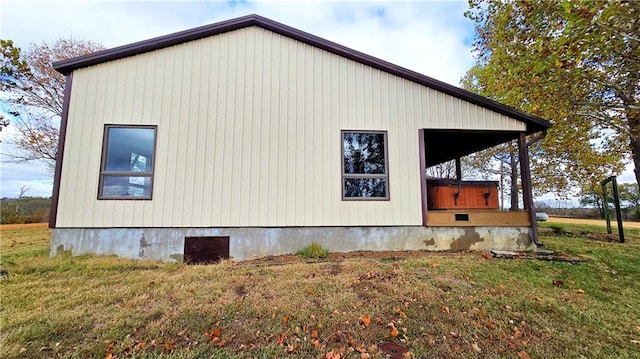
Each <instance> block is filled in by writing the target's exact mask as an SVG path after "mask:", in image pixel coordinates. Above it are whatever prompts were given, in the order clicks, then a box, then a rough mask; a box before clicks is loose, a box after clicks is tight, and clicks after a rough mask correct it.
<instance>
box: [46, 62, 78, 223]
mask: <svg viewBox="0 0 640 359" xmlns="http://www.w3.org/2000/svg"><path fill="white" fill-rule="evenodd" d="M71 82H73V72H72V73H70V74H68V75H67V78H66V81H65V84H64V99H63V101H62V118H61V120H60V134H59V135H58V152H57V153H56V168H55V172H54V175H53V194H52V195H51V208H50V209H49V228H56V219H57V218H58V200H59V199H60V178H61V177H62V159H63V158H64V143H65V140H66V139H67V120H68V118H69V101H70V100H71Z"/></svg>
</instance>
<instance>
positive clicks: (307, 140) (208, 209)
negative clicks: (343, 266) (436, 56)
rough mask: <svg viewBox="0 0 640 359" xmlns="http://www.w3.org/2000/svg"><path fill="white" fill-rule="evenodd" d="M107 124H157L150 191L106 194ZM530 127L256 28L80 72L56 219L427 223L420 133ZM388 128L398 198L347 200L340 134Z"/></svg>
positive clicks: (95, 222) (76, 222) (84, 222)
mask: <svg viewBox="0 0 640 359" xmlns="http://www.w3.org/2000/svg"><path fill="white" fill-rule="evenodd" d="M104 124H143V125H158V130H157V149H156V157H155V161H156V164H155V176H154V188H153V200H150V201H144V200H135V201H132V200H97V199H96V198H97V191H98V189H97V186H98V174H99V170H100V158H101V146H102V136H103V128H104ZM420 128H450V129H476V130H480V129H482V130H513V131H523V130H524V129H525V127H524V124H523V123H521V122H519V121H516V120H514V119H511V118H509V117H506V116H503V115H500V114H497V113H495V112H492V111H489V110H487V109H484V108H481V107H478V106H475V105H473V104H470V103H467V102H465V101H462V100H459V99H457V98H454V97H451V96H448V95H445V94H443V93H440V92H438V91H435V90H432V89H429V88H427V87H424V86H421V85H418V84H416V83H413V82H410V81H407V80H404V79H401V78H398V77H396V76H394V75H391V74H388V73H385V72H381V71H379V70H376V69H373V68H371V67H368V66H365V65H362V64H360V63H357V62H354V61H351V60H348V59H345V58H342V57H339V56H337V55H334V54H331V53H329V52H326V51H323V50H320V49H318V48H314V47H312V46H309V45H306V44H303V43H300V42H298V41H295V40H292V39H289V38H286V37H283V36H280V35H277V34H274V33H272V32H270V31H267V30H264V29H261V28H257V27H251V28H245V29H241V30H236V31H232V32H228V33H225V34H221V35H217V36H213V37H210V38H207V39H202V40H198V41H193V42H189V43H185V44H181V45H177V46H173V47H170V48H165V49H161V50H157V51H153V52H149V53H145V54H142V55H137V56H134V57H129V58H125V59H121V60H116V61H113V62H108V63H104V64H100V65H96V66H92V67H88V68H83V69H80V70H76V71H75V72H74V75H73V86H72V95H71V102H70V108H69V121H68V127H67V140H66V144H65V158H64V165H63V169H62V181H61V187H60V201H59V210H58V219H57V226H58V227H220V226H334V225H335V226H348V225H360V226H363V225H420V224H421V223H422V220H421V207H420V203H421V202H420V184H419V182H420V170H419V161H418V129H420ZM343 129H346V130H348V129H353V130H386V131H388V154H389V161H388V162H389V184H390V198H391V199H390V201H342V200H341V182H340V181H341V153H340V151H341V138H340V130H343Z"/></svg>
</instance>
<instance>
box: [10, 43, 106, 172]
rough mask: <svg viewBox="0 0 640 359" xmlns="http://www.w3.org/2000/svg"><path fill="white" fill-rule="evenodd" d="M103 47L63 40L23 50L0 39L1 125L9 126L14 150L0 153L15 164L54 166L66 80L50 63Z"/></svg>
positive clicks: (33, 45)
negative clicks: (6, 110)
mask: <svg viewBox="0 0 640 359" xmlns="http://www.w3.org/2000/svg"><path fill="white" fill-rule="evenodd" d="M102 49H104V47H103V46H102V45H100V44H96V43H93V42H90V41H82V40H77V39H73V38H62V39H59V40H57V41H56V42H54V43H51V44H49V43H45V42H43V43H41V44H32V45H31V46H30V48H29V49H28V50H27V51H22V50H21V49H20V48H19V47H17V46H15V45H14V43H13V41H11V40H0V79H2V85H1V90H2V92H3V97H2V99H1V100H2V102H4V103H6V104H8V105H9V108H10V110H9V115H10V117H9V118H7V117H2V118H1V119H0V123H3V124H4V125H5V126H6V125H8V124H9V122H11V124H12V125H13V126H14V127H15V130H16V132H17V135H16V137H15V138H14V139H13V141H12V142H11V144H13V145H14V148H15V151H11V152H8V153H4V155H7V156H8V157H9V158H11V159H13V160H16V161H32V160H44V161H46V162H48V163H49V164H53V163H55V159H56V153H57V149H58V148H57V147H58V128H59V122H60V118H61V116H62V102H63V95H64V86H65V78H64V76H63V75H62V74H60V73H58V72H57V71H55V70H54V69H53V67H52V63H54V62H56V61H61V60H66V59H69V58H72V57H77V56H81V55H85V54H88V53H91V52H95V51H97V50H102ZM0 127H2V126H0Z"/></svg>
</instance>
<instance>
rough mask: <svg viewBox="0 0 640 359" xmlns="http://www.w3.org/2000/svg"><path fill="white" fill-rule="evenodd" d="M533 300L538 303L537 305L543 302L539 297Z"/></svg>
mask: <svg viewBox="0 0 640 359" xmlns="http://www.w3.org/2000/svg"><path fill="white" fill-rule="evenodd" d="M533 300H535V301H536V302H539V303H542V302H544V299H542V298H540V297H533Z"/></svg>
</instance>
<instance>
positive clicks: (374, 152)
mask: <svg viewBox="0 0 640 359" xmlns="http://www.w3.org/2000/svg"><path fill="white" fill-rule="evenodd" d="M342 146H343V150H344V173H345V174H385V173H386V168H385V158H384V156H385V148H384V146H385V144H384V134H382V133H354V132H344V133H343V136H342Z"/></svg>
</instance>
